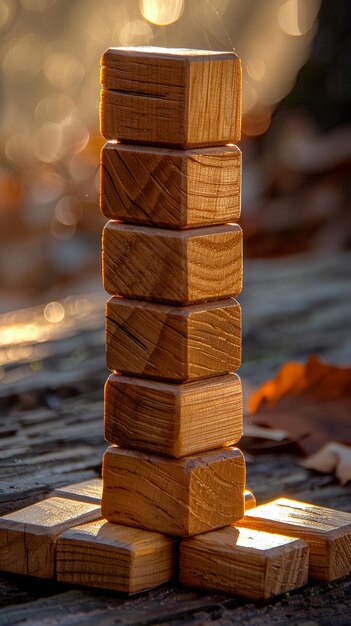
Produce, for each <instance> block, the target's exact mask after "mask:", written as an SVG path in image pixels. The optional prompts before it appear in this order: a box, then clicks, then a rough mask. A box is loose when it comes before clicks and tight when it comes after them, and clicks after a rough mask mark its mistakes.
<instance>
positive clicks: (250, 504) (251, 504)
mask: <svg viewBox="0 0 351 626" xmlns="http://www.w3.org/2000/svg"><path fill="white" fill-rule="evenodd" d="M244 498H245V511H249V510H250V509H254V508H255V506H256V498H255V496H254V494H253V493H252V491H250V489H245V493H244Z"/></svg>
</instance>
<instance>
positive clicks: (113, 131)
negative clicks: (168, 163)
mask: <svg viewBox="0 0 351 626" xmlns="http://www.w3.org/2000/svg"><path fill="white" fill-rule="evenodd" d="M101 64H102V71H101V82H102V85H103V87H104V89H103V90H102V93H101V105H100V122H101V133H102V134H103V136H104V137H105V138H106V139H119V140H121V141H123V142H126V143H128V142H130V143H132V142H136V143H141V144H148V143H151V144H166V145H167V146H176V147H182V148H187V147H196V146H206V145H224V144H228V143H234V144H235V143H237V141H238V140H239V139H240V135H241V102H240V101H241V64H240V59H239V58H238V57H237V55H236V54H235V53H234V52H219V51H218V52H216V51H214V52H211V53H210V54H209V53H208V52H207V51H203V50H185V49H170V48H167V49H165V50H162V49H160V48H159V49H157V50H156V49H155V48H146V47H144V48H143V47H139V48H138V47H137V48H134V49H131V48H128V49H127V48H125V49H123V48H109V49H108V50H107V51H106V52H105V53H104V55H103V57H102V59H101ZM209 94H211V106H208V96H209Z"/></svg>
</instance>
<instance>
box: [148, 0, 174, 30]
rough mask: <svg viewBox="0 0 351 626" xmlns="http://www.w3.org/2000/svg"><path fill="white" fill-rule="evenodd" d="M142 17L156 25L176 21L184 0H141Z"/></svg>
mask: <svg viewBox="0 0 351 626" xmlns="http://www.w3.org/2000/svg"><path fill="white" fill-rule="evenodd" d="M140 10H141V13H142V15H143V17H144V18H145V19H146V20H148V22H151V23H152V24H156V25H157V26H165V25H166V24H173V23H174V22H176V21H177V20H178V19H179V18H180V16H181V14H182V13H183V10H184V0H141V2H140Z"/></svg>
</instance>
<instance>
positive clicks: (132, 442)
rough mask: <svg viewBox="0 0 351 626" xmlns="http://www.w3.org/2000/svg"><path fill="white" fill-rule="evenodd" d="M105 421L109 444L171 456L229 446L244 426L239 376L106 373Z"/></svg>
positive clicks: (236, 440) (237, 438)
mask: <svg viewBox="0 0 351 626" xmlns="http://www.w3.org/2000/svg"><path fill="white" fill-rule="evenodd" d="M104 421H105V439H106V440H107V441H108V442H109V443H114V444H119V445H121V446H122V447H125V448H132V449H136V450H145V451H151V452H156V453H157V454H166V455H169V456H172V457H178V458H179V457H183V456H185V455H189V454H195V453H198V452H202V451H204V450H211V449H215V448H220V447H223V446H227V445H231V444H234V443H237V442H238V441H239V440H240V438H241V436H242V430H243V417H242V390H241V382H240V378H239V377H238V376H237V375H236V374H228V375H225V376H216V377H215V378H210V379H207V380H205V381H200V382H195V383H186V384H182V385H175V384H173V385H170V384H168V383H162V382H156V381H150V380H145V379H142V378H130V377H127V376H121V375H116V374H111V376H110V377H109V378H108V380H107V382H106V386H105V420H104ZM245 494H246V492H245ZM245 497H246V496H245Z"/></svg>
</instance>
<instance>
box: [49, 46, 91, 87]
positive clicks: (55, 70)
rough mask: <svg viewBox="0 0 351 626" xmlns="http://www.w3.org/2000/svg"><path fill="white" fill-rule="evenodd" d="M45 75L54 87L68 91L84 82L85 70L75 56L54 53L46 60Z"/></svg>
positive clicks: (65, 53)
mask: <svg viewBox="0 0 351 626" xmlns="http://www.w3.org/2000/svg"><path fill="white" fill-rule="evenodd" d="M44 73H45V76H46V78H47V79H48V80H49V81H50V83H51V84H52V85H53V86H54V87H57V89H67V88H68V87H70V86H71V85H75V84H77V83H79V82H80V81H81V80H82V78H83V76H84V68H83V65H82V64H81V63H80V61H78V59H76V58H75V57H74V56H73V54H68V53H67V52H53V53H52V54H49V56H48V57H47V58H46V59H45V63H44Z"/></svg>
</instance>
